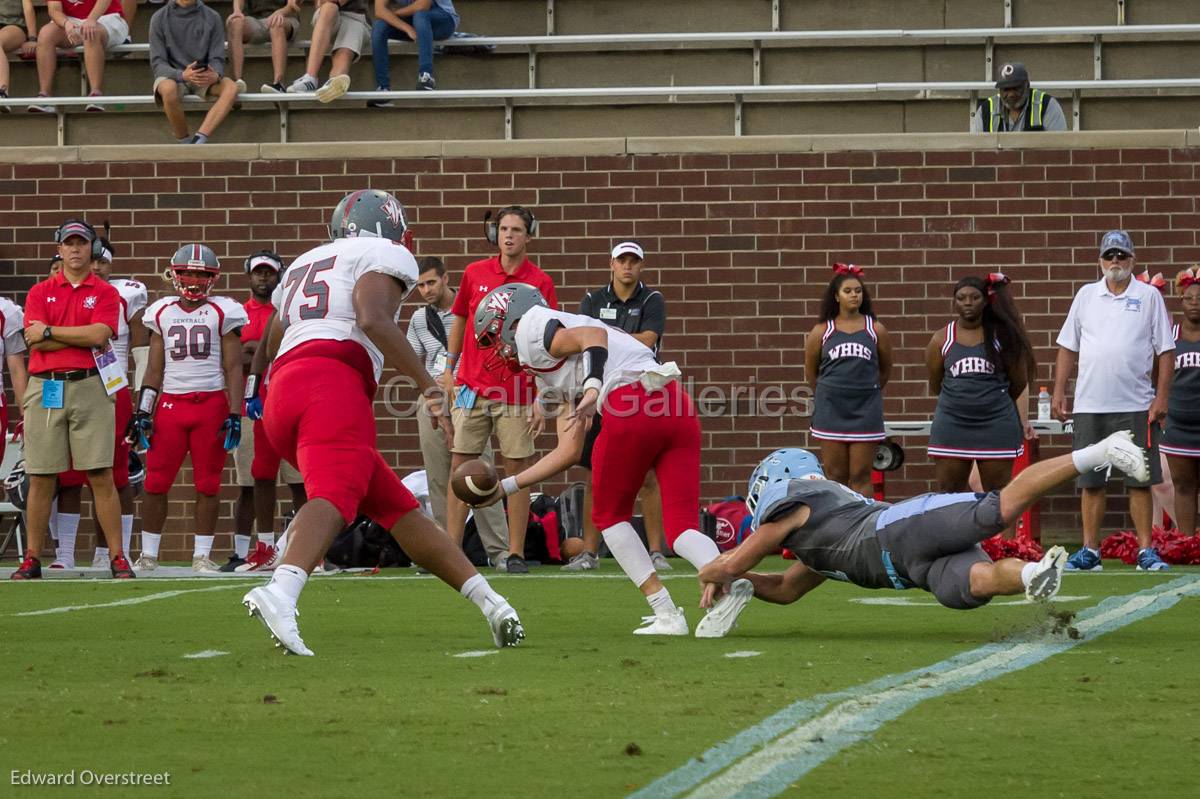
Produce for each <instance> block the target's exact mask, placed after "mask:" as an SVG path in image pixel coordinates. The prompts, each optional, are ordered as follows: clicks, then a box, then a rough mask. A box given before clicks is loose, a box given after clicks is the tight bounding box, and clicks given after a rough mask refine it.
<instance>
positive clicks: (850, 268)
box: [833, 264, 863, 277]
mask: <svg viewBox="0 0 1200 799" xmlns="http://www.w3.org/2000/svg"><path fill="white" fill-rule="evenodd" d="M833 271H834V274H838V275H854V277H862V276H863V270H862V267H861V266H855V265H854V264H834V265H833Z"/></svg>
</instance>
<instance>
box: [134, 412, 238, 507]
mask: <svg viewBox="0 0 1200 799" xmlns="http://www.w3.org/2000/svg"><path fill="white" fill-rule="evenodd" d="M228 416H229V397H228V396H226V394H225V392H224V391H194V392H191V393H189V394H162V395H161V396H160V397H159V398H158V410H157V411H155V413H154V433H153V434H152V435H151V436H150V449H148V450H146V493H148V494H165V493H167V491H169V490H170V488H171V485H172V484H173V483H174V482H175V476H176V475H178V474H179V467H180V466H182V465H183V458H184V456H185V455H187V454H188V453H189V452H190V453H191V454H192V483H193V485H195V486H196V490H197V491H199V492H200V493H201V494H207V495H208V496H216V494H217V492H219V491H220V490H221V470H222V469H224V468H225V456H226V454H227V453H226V452H225V433H224V431H222V430H221V425H223V424H224V423H225V419H226V418H227V417H228Z"/></svg>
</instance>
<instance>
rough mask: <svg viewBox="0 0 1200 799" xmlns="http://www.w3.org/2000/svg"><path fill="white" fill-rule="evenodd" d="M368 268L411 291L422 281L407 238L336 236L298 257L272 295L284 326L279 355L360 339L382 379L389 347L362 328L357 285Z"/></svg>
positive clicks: (398, 313) (281, 278)
mask: <svg viewBox="0 0 1200 799" xmlns="http://www.w3.org/2000/svg"><path fill="white" fill-rule="evenodd" d="M368 272H380V273H382V274H385V275H390V276H391V277H394V278H396V279H397V280H399V281H400V283H401V284H402V285H403V286H404V289H403V291H404V294H405V295H407V294H408V292H410V291H411V290H412V288H413V286H415V285H416V284H417V260H416V259H415V258H413V254H412V253H411V252H409V251H408V249H407V248H406V247H405V246H404V245H402V244H397V243H396V242H393V241H390V240H388V239H381V238H376V237H373V236H371V237H367V236H364V237H361V238H346V239H334V240H333V241H331V242H329V243H328V244H322V245H321V246H320V247H314V248H313V249H311V250H309V251H308V252H306V253H304V254H303V255H301V256H300V257H299V258H297V259H296V260H294V261H293V262H292V265H291V266H289V267H288V268H287V269H285V270H284V272H283V275H282V276H281V277H280V279H279V285H278V286H276V288H275V293H274V294H273V295H272V296H271V304H272V305H274V306H275V307H276V308H278V309H279V320H280V322H281V323H282V324H283V327H284V333H283V341H282V343H281V344H280V345H279V353H278V355H283V354H284V353H286V352H288V351H289V350H292V349H295V348H296V347H298V346H300V345H301V344H304V343H306V342H309V341H354V342H357V343H358V344H360V345H362V347H363V349H365V350H366V351H367V354H368V355H369V356H370V357H371V365H372V366H373V367H374V369H375V380H376V381H378V380H379V377H380V375H381V374H382V372H383V353H382V352H380V351H379V348H378V347H376V346H375V345H374V344H373V343H371V340H370V339H369V338H367V336H366V334H364V333H363V332H362V330H361V329H360V328H359V326H358V317H357V315H356V314H355V313H354V286H355V284H356V283H358V281H359V280H360V279H361V278H362V276H363V275H365V274H367V273H368ZM399 319H400V312H399V309H397V311H396V320H397V321H399Z"/></svg>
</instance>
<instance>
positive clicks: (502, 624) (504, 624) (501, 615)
mask: <svg viewBox="0 0 1200 799" xmlns="http://www.w3.org/2000/svg"><path fill="white" fill-rule="evenodd" d="M487 620H488V625H489V626H491V628H492V640H493V641H495V642H496V646H497V647H498V648H500V649H503V648H504V647H506V646H516V645H517V644H519V643H521V642H522V641H524V640H525V628H524V626H522V625H521V620H520V619H519V618H517V612H516V611H515V610H513V607H512V605H510V604H508V602H502V603H500V604H499V605H496V606H494V607H493V608H492V609H491V610H489V611H488V613H487Z"/></svg>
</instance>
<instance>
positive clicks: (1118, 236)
mask: <svg viewBox="0 0 1200 799" xmlns="http://www.w3.org/2000/svg"><path fill="white" fill-rule="evenodd" d="M1109 250H1120V251H1121V252H1123V253H1125V254H1126V255H1128V256H1130V257H1133V239H1131V238H1129V234H1128V233H1126V232H1125V231H1124V230H1110V231H1108V232H1107V233H1105V234H1104V238H1102V239H1100V255H1101V257H1103V256H1104V253H1106V252H1108V251H1109Z"/></svg>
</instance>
